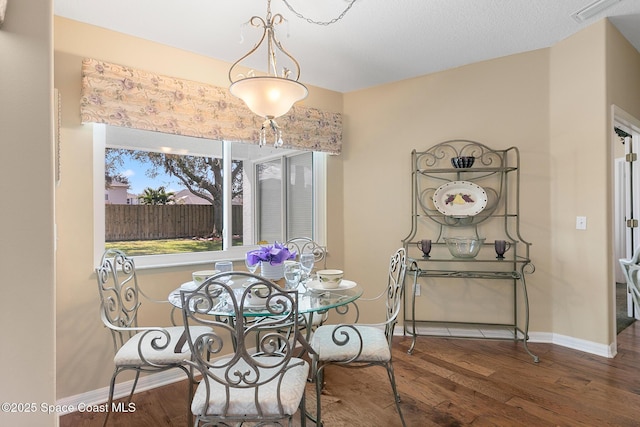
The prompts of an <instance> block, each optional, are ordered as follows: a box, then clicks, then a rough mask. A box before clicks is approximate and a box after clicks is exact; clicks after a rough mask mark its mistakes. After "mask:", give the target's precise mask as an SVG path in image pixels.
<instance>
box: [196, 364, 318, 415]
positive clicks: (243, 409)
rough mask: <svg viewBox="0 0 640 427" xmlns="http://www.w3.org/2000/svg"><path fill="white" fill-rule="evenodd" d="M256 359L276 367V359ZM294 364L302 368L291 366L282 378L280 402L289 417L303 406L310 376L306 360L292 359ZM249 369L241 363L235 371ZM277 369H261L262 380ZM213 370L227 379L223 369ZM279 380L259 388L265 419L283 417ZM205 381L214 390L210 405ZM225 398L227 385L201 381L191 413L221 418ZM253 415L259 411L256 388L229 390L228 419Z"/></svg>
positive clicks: (276, 378) (259, 397) (207, 379)
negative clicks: (272, 416) (303, 397)
mask: <svg viewBox="0 0 640 427" xmlns="http://www.w3.org/2000/svg"><path fill="white" fill-rule="evenodd" d="M229 359H230V358H229V357H226V358H223V359H220V360H219V361H217V362H216V365H221V364H222V363H223V361H226V360H229ZM256 359H257V360H258V361H260V362H261V363H263V364H268V365H273V361H274V358H273V357H260V356H257V357H256ZM295 364H299V365H298V366H294V367H292V368H291V369H289V370H287V371H286V372H285V373H284V378H283V379H282V388H281V390H280V399H281V401H282V407H283V411H284V413H285V414H287V415H293V414H295V413H296V411H297V410H298V406H299V405H300V401H301V400H302V396H303V395H304V390H305V386H306V384H307V376H308V374H309V364H308V363H307V362H306V361H304V360H302V359H297V358H295V357H294V358H291V359H290V361H289V365H295ZM247 366H248V365H247V364H246V363H245V362H243V361H239V362H238V363H237V365H236V366H235V368H237V370H239V371H240V372H244V371H245V370H246V369H245V368H246V367H247ZM235 368H234V370H235ZM277 369H279V368H260V372H261V374H260V376H261V378H264V377H263V376H264V375H266V376H268V375H269V374H270V373H271V374H273V373H274V371H275V370H277ZM210 370H211V372H212V373H214V375H216V376H218V377H220V376H224V372H225V369H224V368H211V369H210ZM278 378H279V376H276V377H275V378H274V379H273V380H272V381H270V382H267V383H266V384H264V385H262V386H260V387H259V390H258V402H259V403H260V407H261V408H262V414H263V416H270V415H275V416H277V415H279V414H280V413H279V411H278V400H277V398H278V395H277V386H278ZM205 381H207V382H208V383H209V386H210V387H211V394H210V398H209V402H208V403H207V402H206V394H207V388H206V384H205ZM225 395H226V393H225V387H224V385H222V384H220V383H218V382H216V381H215V380H213V379H211V378H209V377H208V376H207V377H205V379H203V380H202V381H201V382H200V385H199V386H198V388H197V390H196V393H195V395H194V397H193V401H192V403H191V412H193V414H194V415H220V414H221V413H222V411H223V408H224V406H225V404H226V399H225ZM205 408H206V413H205ZM251 415H256V416H257V410H256V406H255V403H254V389H253V388H246V389H240V388H233V387H232V388H230V396H229V408H228V410H227V413H226V416H228V417H238V416H240V417H242V416H249V417H250V416H251Z"/></svg>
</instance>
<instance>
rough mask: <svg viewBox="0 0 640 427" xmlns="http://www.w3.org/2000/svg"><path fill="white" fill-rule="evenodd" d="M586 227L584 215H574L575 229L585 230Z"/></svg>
mask: <svg viewBox="0 0 640 427" xmlns="http://www.w3.org/2000/svg"><path fill="white" fill-rule="evenodd" d="M586 229H587V217H586V216H577V217H576V230H586Z"/></svg>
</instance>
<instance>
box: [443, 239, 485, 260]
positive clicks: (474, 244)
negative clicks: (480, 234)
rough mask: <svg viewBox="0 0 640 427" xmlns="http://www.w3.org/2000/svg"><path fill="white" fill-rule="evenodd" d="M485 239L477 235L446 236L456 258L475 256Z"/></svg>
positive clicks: (446, 241)
mask: <svg viewBox="0 0 640 427" xmlns="http://www.w3.org/2000/svg"><path fill="white" fill-rule="evenodd" d="M484 241H485V239H484V238H482V239H478V238H476V237H445V238H444V242H445V243H446V244H447V249H449V252H451V255H453V256H454V257H456V258H475V256H476V255H478V252H480V248H482V244H483V243H484Z"/></svg>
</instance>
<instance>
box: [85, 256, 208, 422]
mask: <svg viewBox="0 0 640 427" xmlns="http://www.w3.org/2000/svg"><path fill="white" fill-rule="evenodd" d="M96 274H97V279H98V292H99V294H100V316H101V318H102V322H103V323H104V325H105V326H106V327H107V328H108V329H109V330H110V331H111V336H112V339H113V348H114V352H115V356H114V358H113V362H114V364H115V369H114V371H113V375H112V376H111V382H110V385H109V399H108V403H107V404H108V407H109V408H111V405H112V402H113V393H114V388H115V382H116V377H117V376H118V374H120V373H121V372H123V371H127V370H132V371H135V379H134V381H133V386H132V387H131V392H130V393H129V397H128V401H129V402H130V401H131V399H132V397H133V393H134V392H135V389H136V385H137V384H138V379H139V378H140V373H141V372H160V371H165V370H167V369H173V368H178V369H181V370H183V371H184V372H185V373H186V374H187V377H188V378H189V379H190V383H189V393H191V391H192V387H191V380H192V376H191V373H190V370H189V368H188V366H187V365H186V364H185V362H184V360H185V359H189V358H191V350H190V349H189V347H188V345H187V344H186V343H185V342H184V335H183V334H184V330H185V328H184V327H183V326H171V327H155V326H154V327H142V326H139V325H138V311H139V309H140V307H141V305H142V298H146V299H148V300H150V301H153V300H151V299H150V298H148V297H147V296H146V295H145V294H144V292H142V290H141V289H140V288H139V287H138V280H137V276H136V270H135V265H134V262H133V259H131V258H129V257H127V256H126V255H125V254H124V252H122V251H119V250H113V249H110V250H107V251H105V252H104V254H103V255H102V260H101V262H100V266H99V267H97V268H96ZM206 331H207V329H206V328H202V327H199V328H198V332H202V333H204V332H206ZM194 333H195V331H194ZM181 337H182V344H180V342H181V341H180V338H181ZM190 402H191V394H189V397H188V404H187V417H188V420H189V421H190V420H191V414H190V412H189V404H190ZM108 418H109V411H107V413H106V416H105V419H104V424H103V425H106V424H107V420H108Z"/></svg>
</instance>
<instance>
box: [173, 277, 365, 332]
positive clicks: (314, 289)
mask: <svg viewBox="0 0 640 427" xmlns="http://www.w3.org/2000/svg"><path fill="white" fill-rule="evenodd" d="M249 280H250V279H249V278H247V277H236V276H234V280H233V281H232V282H230V283H228V285H229V287H230V288H231V289H232V290H233V292H234V294H235V296H236V298H237V299H238V300H240V296H241V295H242V293H243V292H244V291H245V287H246V285H247V284H248V283H249ZM276 283H277V282H276ZM195 289H196V286H195V284H194V283H193V282H186V283H183V284H182V285H181V286H180V287H178V288H176V289H174V290H173V291H171V293H170V294H169V296H168V301H169V302H170V303H171V304H172V305H173V306H174V307H176V308H178V309H182V298H181V296H180V292H181V291H182V290H186V291H193V290H195ZM362 293H363V289H362V287H361V286H360V285H358V284H357V283H356V282H353V281H350V280H342V282H341V283H340V285H339V286H338V288H336V289H324V288H322V287H321V286H320V284H319V283H318V282H317V281H315V280H310V281H308V282H306V284H302V283H301V284H299V285H298V314H302V315H305V318H306V323H307V324H308V325H313V324H316V323H317V321H318V319H317V318H316V316H323V315H324V314H325V313H326V312H328V311H329V310H332V309H335V310H337V311H338V312H339V313H340V314H346V313H347V312H348V311H349V310H350V309H351V307H350V306H349V304H351V303H353V302H355V301H356V300H357V299H358V298H360V297H361V296H362ZM353 309H355V310H357V306H355V305H353ZM207 314H209V315H213V316H220V317H228V318H231V319H232V318H234V317H235V316H236V315H237V313H236V310H235V309H234V307H233V306H232V305H231V304H228V303H227V302H226V301H225V300H224V299H223V300H221V301H220V303H218V304H216V305H214V306H213V307H212V308H211V310H209V311H208V313H207ZM242 315H243V316H244V317H255V318H259V317H267V316H272V315H273V313H272V312H270V311H269V310H268V309H267V308H266V307H253V306H246V307H245V308H244V310H243V312H242ZM356 317H357V314H356ZM310 333H311V328H307V337H306V338H308V337H309V336H308V335H309V334H310Z"/></svg>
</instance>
